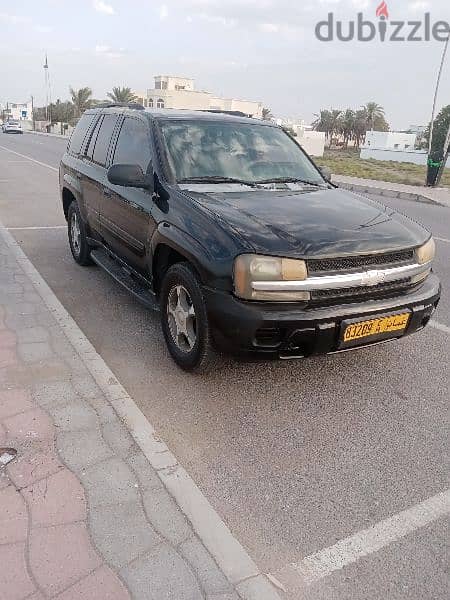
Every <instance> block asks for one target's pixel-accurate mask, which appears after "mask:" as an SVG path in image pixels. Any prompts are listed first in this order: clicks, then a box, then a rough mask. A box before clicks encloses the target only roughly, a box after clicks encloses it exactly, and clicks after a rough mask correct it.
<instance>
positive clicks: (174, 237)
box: [150, 222, 231, 289]
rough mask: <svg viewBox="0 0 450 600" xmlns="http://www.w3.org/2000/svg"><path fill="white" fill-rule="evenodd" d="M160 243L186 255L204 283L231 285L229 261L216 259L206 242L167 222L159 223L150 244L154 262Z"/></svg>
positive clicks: (217, 285)
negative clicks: (203, 242)
mask: <svg viewBox="0 0 450 600" xmlns="http://www.w3.org/2000/svg"><path fill="white" fill-rule="evenodd" d="M160 245H165V246H168V247H169V248H172V249H173V250H175V251H176V252H178V254H181V256H184V257H185V258H186V260H187V261H188V262H190V263H191V264H192V265H193V266H194V267H195V269H196V270H197V272H198V274H199V275H200V279H201V282H202V283H203V284H204V285H208V286H211V287H217V288H221V289H228V288H229V287H230V276H231V266H230V264H229V261H226V262H221V261H217V259H214V258H213V257H212V255H211V252H210V251H209V250H208V248H207V247H206V246H205V245H204V244H202V243H201V242H199V241H198V240H196V239H195V238H193V237H192V236H191V235H189V234H188V233H186V232H185V231H183V230H182V229H179V228H178V227H176V226H174V225H171V224H170V223H167V222H162V223H160V224H159V225H158V227H157V229H156V230H155V232H154V234H153V237H152V239H151V244H150V246H151V256H152V263H153V257H155V255H156V252H157V249H158V246H160ZM152 271H153V266H152Z"/></svg>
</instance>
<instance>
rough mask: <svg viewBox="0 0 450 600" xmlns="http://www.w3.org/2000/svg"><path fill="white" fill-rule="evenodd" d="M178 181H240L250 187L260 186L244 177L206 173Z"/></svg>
mask: <svg viewBox="0 0 450 600" xmlns="http://www.w3.org/2000/svg"><path fill="white" fill-rule="evenodd" d="M177 183H240V184H241V185H248V186H250V187H258V183H259V182H256V181H245V180H244V179H236V178H235V177H222V176H221V175H204V176H199V177H185V178H184V179H179V180H178V181H177Z"/></svg>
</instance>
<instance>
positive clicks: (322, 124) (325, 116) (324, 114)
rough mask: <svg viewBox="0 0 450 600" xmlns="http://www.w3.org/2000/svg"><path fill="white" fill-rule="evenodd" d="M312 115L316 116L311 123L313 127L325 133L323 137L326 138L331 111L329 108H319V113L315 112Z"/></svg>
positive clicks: (329, 128)
mask: <svg viewBox="0 0 450 600" xmlns="http://www.w3.org/2000/svg"><path fill="white" fill-rule="evenodd" d="M314 116H315V117H317V118H316V120H315V121H314V122H313V123H312V126H313V129H315V130H316V131H322V132H323V133H325V138H326V139H327V140H328V138H329V136H330V132H331V122H332V115H331V112H330V111H329V110H321V111H320V112H319V114H315V115H314Z"/></svg>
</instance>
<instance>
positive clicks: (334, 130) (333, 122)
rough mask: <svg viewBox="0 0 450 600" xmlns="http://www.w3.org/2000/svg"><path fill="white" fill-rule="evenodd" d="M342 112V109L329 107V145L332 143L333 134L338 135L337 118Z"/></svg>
mask: <svg viewBox="0 0 450 600" xmlns="http://www.w3.org/2000/svg"><path fill="white" fill-rule="evenodd" d="M341 114H342V110H339V109H331V120H330V146H332V145H333V136H336V137H337V136H338V135H339V119H340V116H341Z"/></svg>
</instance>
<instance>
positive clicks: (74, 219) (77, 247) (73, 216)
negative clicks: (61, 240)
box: [67, 201, 92, 267]
mask: <svg viewBox="0 0 450 600" xmlns="http://www.w3.org/2000/svg"><path fill="white" fill-rule="evenodd" d="M67 228H68V236H69V245H70V250H71V252H72V256H73V259H74V260H75V262H77V263H78V264H79V265H81V266H83V267H86V266H87V265H92V259H91V248H90V246H89V244H88V242H87V237H86V227H85V224H84V221H83V219H82V217H81V213H80V209H79V208H78V204H77V203H76V202H75V201H73V202H72V204H71V205H70V206H69V210H68V212H67Z"/></svg>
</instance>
